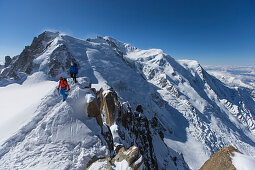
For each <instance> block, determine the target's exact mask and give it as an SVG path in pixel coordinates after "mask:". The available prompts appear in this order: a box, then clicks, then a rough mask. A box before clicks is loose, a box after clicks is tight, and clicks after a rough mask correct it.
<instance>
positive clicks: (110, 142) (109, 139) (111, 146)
mask: <svg viewBox="0 0 255 170" xmlns="http://www.w3.org/2000/svg"><path fill="white" fill-rule="evenodd" d="M101 133H102V135H103V137H104V139H105V141H106V143H107V145H108V148H109V150H110V151H111V152H112V151H113V150H114V144H113V137H112V132H111V130H110V128H109V126H107V125H105V124H104V125H103V127H102V131H101Z"/></svg>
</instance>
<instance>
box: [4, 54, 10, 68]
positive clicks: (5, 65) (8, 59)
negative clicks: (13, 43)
mask: <svg viewBox="0 0 255 170" xmlns="http://www.w3.org/2000/svg"><path fill="white" fill-rule="evenodd" d="M11 62H12V58H11V57H10V56H5V63H4V67H8V66H9V65H10V64H11Z"/></svg>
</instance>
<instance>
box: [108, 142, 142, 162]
mask: <svg viewBox="0 0 255 170" xmlns="http://www.w3.org/2000/svg"><path fill="white" fill-rule="evenodd" d="M138 156H139V151H138V147H136V146H132V147H130V148H129V149H125V148H124V147H123V148H121V149H120V150H119V153H118V154H117V155H116V156H115V157H114V158H113V159H112V161H111V162H112V163H114V162H115V161H116V162H121V161H123V160H126V161H127V162H128V165H131V164H133V163H134V161H135V160H136V159H137V158H138Z"/></svg>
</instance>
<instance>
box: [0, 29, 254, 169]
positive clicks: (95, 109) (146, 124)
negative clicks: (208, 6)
mask: <svg viewBox="0 0 255 170" xmlns="http://www.w3.org/2000/svg"><path fill="white" fill-rule="evenodd" d="M71 62H75V63H77V64H78V67H79V74H78V77H79V78H78V84H75V83H73V82H72V81H71V79H68V81H69V82H70V85H71V91H70V93H69V95H68V98H67V101H66V102H62V100H61V99H60V97H58V94H57V92H56V90H55V88H54V86H55V85H56V86H57V82H56V80H58V77H59V76H63V77H68V69H69V67H70V64H71ZM38 79H40V81H39V80H38ZM34 81H39V82H40V83H42V82H45V83H46V84H47V83H49V84H51V86H48V88H49V89H50V90H49V92H48V93H47V94H44V95H43V98H42V99H41V100H39V101H38V103H37V104H36V109H33V110H26V112H31V114H30V115H31V116H29V117H26V120H24V122H26V123H25V124H24V122H23V124H22V126H19V127H17V129H16V131H15V133H13V134H8V135H7V136H5V140H3V142H2V145H1V147H0V167H1V168H2V169H33V168H34V169H36V168H37V169H38V168H39V169H84V168H88V167H90V168H91V167H97V168H98V167H103V166H108V167H111V168H113V169H118V168H119V167H123V166H125V167H126V168H133V169H134V168H138V167H140V168H146V169H189V168H191V169H198V168H200V167H201V166H202V164H203V163H204V162H205V161H206V160H207V159H208V158H209V157H210V156H211V155H212V154H213V153H214V152H216V151H217V150H219V149H220V148H223V147H225V146H228V145H233V146H235V148H237V149H238V150H239V151H241V152H242V153H245V154H247V155H251V156H252V155H255V134H254V133H255V119H254V116H255V101H254V99H253V98H252V96H251V95H250V91H249V89H246V88H241V87H240V88H234V87H228V86H226V85H225V84H223V83H222V82H221V81H219V80H218V79H216V78H215V77H213V76H211V75H210V74H208V73H207V72H206V71H205V70H204V69H203V68H202V66H201V65H200V64H199V63H198V62H197V61H192V60H175V59H174V58H172V57H171V56H169V55H167V54H166V53H164V52H163V51H162V50H159V49H150V50H141V49H138V48H136V47H133V46H131V45H129V44H126V43H122V42H120V41H118V40H115V39H113V38H111V37H99V36H98V37H97V38H94V39H87V40H81V39H77V38H74V37H71V36H68V35H65V34H61V33H59V32H48V31H47V32H44V33H42V34H41V35H39V36H38V37H36V38H34V40H33V42H32V44H31V45H30V46H26V47H25V49H24V50H23V51H22V52H21V54H20V55H18V56H15V57H13V58H12V59H9V60H8V64H5V66H4V68H3V69H2V71H1V74H0V85H1V88H9V86H8V85H10V84H14V83H19V84H20V86H26V85H30V84H31V82H34ZM53 85H54V86H53ZM39 90H40V89H39ZM24 100H25V99H24ZM120 148H122V149H120ZM132 148H133V150H132ZM129 151H130V152H129ZM127 153H130V155H129V154H127ZM131 153H132V154H131ZM120 155H121V156H120ZM93 162H94V163H93ZM92 169H93V168H92Z"/></svg>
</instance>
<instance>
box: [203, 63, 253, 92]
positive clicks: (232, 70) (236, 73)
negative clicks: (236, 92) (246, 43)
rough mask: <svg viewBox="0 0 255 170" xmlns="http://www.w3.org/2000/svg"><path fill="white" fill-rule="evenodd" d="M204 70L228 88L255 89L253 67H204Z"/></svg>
mask: <svg viewBox="0 0 255 170" xmlns="http://www.w3.org/2000/svg"><path fill="white" fill-rule="evenodd" d="M204 68H205V69H206V71H207V72H209V73H210V74H212V75H214V76H215V77H217V78H218V79H220V80H221V81H222V82H224V83H226V84H227V85H229V86H241V87H248V88H253V89H255V66H204Z"/></svg>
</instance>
